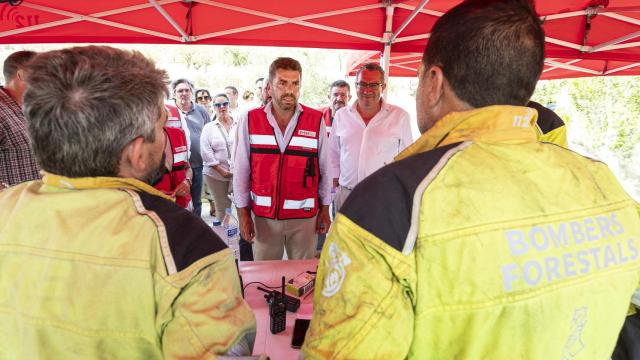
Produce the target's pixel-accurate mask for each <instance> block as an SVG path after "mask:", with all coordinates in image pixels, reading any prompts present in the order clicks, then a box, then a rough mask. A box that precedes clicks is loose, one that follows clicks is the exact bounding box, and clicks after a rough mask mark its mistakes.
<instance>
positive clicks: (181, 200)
mask: <svg viewBox="0 0 640 360" xmlns="http://www.w3.org/2000/svg"><path fill="white" fill-rule="evenodd" d="M164 131H165V132H166V133H167V137H168V140H167V141H168V142H169V146H171V152H172V154H173V167H172V169H171V171H167V172H166V173H165V174H164V176H163V177H162V179H161V180H160V182H158V183H157V184H156V185H155V186H154V187H155V188H156V189H158V190H160V191H162V192H164V193H167V194H171V193H172V192H173V191H174V190H175V188H176V187H177V186H178V185H180V183H182V182H183V181H184V179H186V177H187V174H186V167H187V164H188V162H189V151H188V149H187V137H186V136H185V134H184V131H182V129H179V128H173V127H165V128H164ZM189 201H191V194H187V195H185V196H176V204H178V205H179V206H181V207H183V208H186V207H187V205H189Z"/></svg>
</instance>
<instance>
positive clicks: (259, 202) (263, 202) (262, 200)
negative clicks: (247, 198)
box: [251, 191, 271, 207]
mask: <svg viewBox="0 0 640 360" xmlns="http://www.w3.org/2000/svg"><path fill="white" fill-rule="evenodd" d="M251 200H253V204H254V205H256V206H268V207H271V198H270V197H269V196H258V195H256V194H254V193H253V191H252V192H251Z"/></svg>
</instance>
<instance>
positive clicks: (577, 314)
mask: <svg viewBox="0 0 640 360" xmlns="http://www.w3.org/2000/svg"><path fill="white" fill-rule="evenodd" d="M588 312H589V308H587V307H582V308H578V309H575V311H574V313H573V319H572V321H571V333H570V334H569V338H568V339H567V343H566V344H565V346H564V355H563V357H562V358H563V359H565V360H569V359H573V358H575V357H576V356H578V355H579V354H580V353H581V352H582V350H583V349H584V347H585V344H584V341H583V340H582V333H583V331H584V327H585V326H586V324H587V315H588Z"/></svg>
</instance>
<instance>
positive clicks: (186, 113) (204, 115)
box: [171, 79, 211, 216]
mask: <svg viewBox="0 0 640 360" xmlns="http://www.w3.org/2000/svg"><path fill="white" fill-rule="evenodd" d="M171 90H172V91H173V96H174V97H175V100H176V106H177V107H178V109H179V110H180V112H181V113H182V116H183V117H184V119H185V120H186V122H187V126H188V127H189V136H190V137H191V139H190V140H191V154H190V155H189V165H191V170H192V171H193V183H192V184H191V202H192V204H193V213H194V214H196V215H197V216H200V212H201V210H202V156H201V155H200V134H201V133H202V128H203V127H204V125H205V124H206V123H208V122H209V121H211V119H210V118H209V113H208V112H207V110H206V109H205V108H204V107H202V106H200V105H198V104H194V103H193V101H191V99H192V96H193V84H192V83H191V81H189V80H187V79H178V80H175V81H174V82H173V83H171Z"/></svg>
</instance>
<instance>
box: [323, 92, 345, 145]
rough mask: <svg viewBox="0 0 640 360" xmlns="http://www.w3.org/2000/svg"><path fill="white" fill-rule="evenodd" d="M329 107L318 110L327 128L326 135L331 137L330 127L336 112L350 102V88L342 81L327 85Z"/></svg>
mask: <svg viewBox="0 0 640 360" xmlns="http://www.w3.org/2000/svg"><path fill="white" fill-rule="evenodd" d="M327 98H328V99H329V106H327V107H324V108H322V109H320V111H321V112H322V118H323V119H324V125H325V126H326V127H327V135H329V136H330V135H331V126H332V124H333V117H334V116H335V115H336V112H337V111H338V110H340V109H342V108H343V107H345V106H347V104H348V103H349V101H351V87H350V86H349V83H348V82H346V81H344V80H336V81H334V82H332V83H331V85H329V94H328V95H327Z"/></svg>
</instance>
